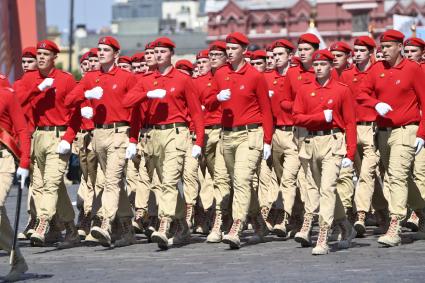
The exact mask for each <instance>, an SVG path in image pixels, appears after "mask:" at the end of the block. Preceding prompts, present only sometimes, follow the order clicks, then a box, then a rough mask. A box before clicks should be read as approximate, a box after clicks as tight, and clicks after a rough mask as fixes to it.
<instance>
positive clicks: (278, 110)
mask: <svg viewBox="0 0 425 283" xmlns="http://www.w3.org/2000/svg"><path fill="white" fill-rule="evenodd" d="M264 77H265V78H266V81H267V85H268V87H269V91H270V90H272V91H273V92H274V94H273V96H272V98H271V99H270V100H271V104H272V113H273V122H274V124H275V125H276V126H292V125H294V119H293V118H292V112H291V111H286V110H284V109H282V107H281V106H280V101H279V99H281V97H282V95H283V91H284V90H283V89H284V88H283V85H284V82H285V78H286V75H283V76H282V75H280V74H279V72H278V71H277V70H273V71H271V72H265V73H264Z"/></svg>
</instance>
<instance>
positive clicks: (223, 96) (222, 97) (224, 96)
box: [217, 89, 231, 101]
mask: <svg viewBox="0 0 425 283" xmlns="http://www.w3.org/2000/svg"><path fill="white" fill-rule="evenodd" d="M230 95H231V92H230V89H223V90H221V91H220V93H219V94H217V100H218V101H227V100H229V99H230Z"/></svg>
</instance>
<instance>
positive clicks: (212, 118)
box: [192, 72, 222, 126]
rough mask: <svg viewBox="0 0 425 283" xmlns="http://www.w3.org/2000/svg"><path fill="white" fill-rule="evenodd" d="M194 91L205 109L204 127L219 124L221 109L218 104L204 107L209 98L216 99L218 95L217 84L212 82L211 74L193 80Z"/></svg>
mask: <svg viewBox="0 0 425 283" xmlns="http://www.w3.org/2000/svg"><path fill="white" fill-rule="evenodd" d="M192 82H193V84H194V89H195V93H196V95H197V96H198V97H199V100H200V102H201V105H203V106H204V107H205V109H204V111H203V114H204V124H205V126H214V125H220V124H221V117H222V109H221V105H220V104H215V105H212V106H210V107H206V104H207V103H206V101H207V100H208V99H211V97H216V96H217V93H218V89H217V84H216V82H215V81H214V78H213V75H212V73H211V72H209V73H208V74H205V75H202V76H199V77H197V78H196V79H193V81H192Z"/></svg>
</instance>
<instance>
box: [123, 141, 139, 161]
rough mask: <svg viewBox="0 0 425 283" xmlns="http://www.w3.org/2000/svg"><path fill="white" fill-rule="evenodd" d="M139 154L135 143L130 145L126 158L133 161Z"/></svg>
mask: <svg viewBox="0 0 425 283" xmlns="http://www.w3.org/2000/svg"><path fill="white" fill-rule="evenodd" d="M136 154H137V145H136V144H135V143H129V144H128V146H127V150H126V151H125V158H126V159H128V160H132V159H133V158H134V157H135V156H136Z"/></svg>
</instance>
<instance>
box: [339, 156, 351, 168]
mask: <svg viewBox="0 0 425 283" xmlns="http://www.w3.org/2000/svg"><path fill="white" fill-rule="evenodd" d="M352 165H353V161H351V159H349V158H347V157H344V158H343V159H342V162H341V167H342V168H347V167H351V166H352Z"/></svg>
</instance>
